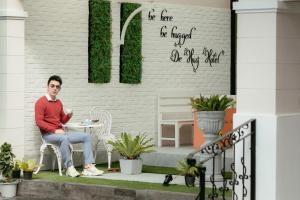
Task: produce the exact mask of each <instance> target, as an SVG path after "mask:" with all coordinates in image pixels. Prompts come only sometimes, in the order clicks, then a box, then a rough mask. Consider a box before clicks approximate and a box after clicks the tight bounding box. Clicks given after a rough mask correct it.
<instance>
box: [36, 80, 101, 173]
mask: <svg viewBox="0 0 300 200" xmlns="http://www.w3.org/2000/svg"><path fill="white" fill-rule="evenodd" d="M61 85H62V79H61V78H60V77H59V76H57V75H53V76H51V77H50V78H49V79H48V85H47V94H46V95H45V96H42V97H41V98H39V99H38V100H37V102H36V103H35V121H36V124H37V126H38V127H39V128H40V131H41V133H42V137H43V138H44V140H45V141H46V142H48V143H51V144H57V145H58V146H59V148H60V151H61V155H62V159H63V164H64V167H65V168H66V169H67V171H66V175H67V176H71V177H78V176H79V173H78V172H77V171H76V169H75V168H74V165H73V163H72V159H71V151H70V147H69V145H70V144H74V143H83V150H84V151H83V154H84V161H85V165H84V170H83V171H82V175H85V176H97V175H101V174H103V171H101V170H98V169H97V168H96V167H95V165H94V164H93V163H94V162H95V161H94V157H93V151H92V142H91V136H90V134H87V133H80V132H65V131H64V129H63V127H62V124H65V123H67V122H68V121H69V120H70V118H71V117H72V115H73V113H72V112H71V113H68V114H65V112H64V110H63V105H62V103H61V101H60V100H59V99H57V98H56V96H57V94H58V93H59V91H60V89H61Z"/></svg>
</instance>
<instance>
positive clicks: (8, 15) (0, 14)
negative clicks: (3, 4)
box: [0, 10, 28, 19]
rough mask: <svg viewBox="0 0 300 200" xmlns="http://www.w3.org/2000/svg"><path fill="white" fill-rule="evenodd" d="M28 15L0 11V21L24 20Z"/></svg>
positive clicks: (20, 12)
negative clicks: (3, 19) (2, 19)
mask: <svg viewBox="0 0 300 200" xmlns="http://www.w3.org/2000/svg"><path fill="white" fill-rule="evenodd" d="M26 17H28V13H27V12H24V11H20V10H0V19H1V18H5V19H24V18H26Z"/></svg>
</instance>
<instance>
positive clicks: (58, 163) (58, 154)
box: [51, 146, 62, 176]
mask: <svg viewBox="0 0 300 200" xmlns="http://www.w3.org/2000/svg"><path fill="white" fill-rule="evenodd" d="M51 148H52V150H53V152H54V153H55V155H56V158H57V165H58V171H59V175H60V176H62V173H61V160H62V159H61V153H60V150H59V149H58V147H55V146H51Z"/></svg>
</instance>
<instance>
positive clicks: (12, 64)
mask: <svg viewBox="0 0 300 200" xmlns="http://www.w3.org/2000/svg"><path fill="white" fill-rule="evenodd" d="M22 2H23V1H22V0H0V144H3V143H4V142H8V143H10V144H12V145H13V152H14V153H15V154H16V156H17V158H23V156H24V145H25V144H24V19H25V17H26V15H27V14H26V13H25V12H24V9H23V3H22Z"/></svg>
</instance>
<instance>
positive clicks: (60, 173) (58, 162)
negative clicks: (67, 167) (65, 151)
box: [57, 157, 62, 176]
mask: <svg viewBox="0 0 300 200" xmlns="http://www.w3.org/2000/svg"><path fill="white" fill-rule="evenodd" d="M57 165H58V171H59V175H60V176H62V172H61V158H59V157H57Z"/></svg>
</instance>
